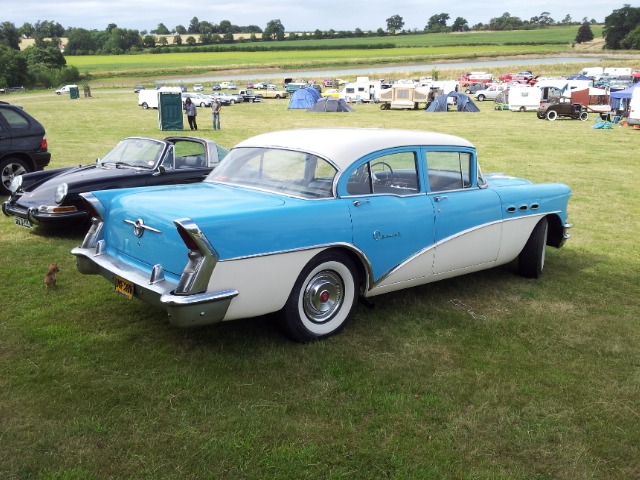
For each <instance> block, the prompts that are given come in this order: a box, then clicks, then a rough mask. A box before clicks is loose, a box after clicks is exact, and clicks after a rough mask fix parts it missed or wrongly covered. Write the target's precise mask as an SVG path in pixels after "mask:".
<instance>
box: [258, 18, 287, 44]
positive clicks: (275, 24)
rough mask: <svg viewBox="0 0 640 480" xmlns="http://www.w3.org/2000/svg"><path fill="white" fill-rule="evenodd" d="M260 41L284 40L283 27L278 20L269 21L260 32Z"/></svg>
mask: <svg viewBox="0 0 640 480" xmlns="http://www.w3.org/2000/svg"><path fill="white" fill-rule="evenodd" d="M262 40H284V26H283V25H282V22H281V21H280V20H279V19H276V20H269V23H267V28H265V29H264V32H262Z"/></svg>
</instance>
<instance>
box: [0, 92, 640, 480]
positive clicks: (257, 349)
mask: <svg viewBox="0 0 640 480" xmlns="http://www.w3.org/2000/svg"><path fill="white" fill-rule="evenodd" d="M10 100H11V102H13V103H18V104H20V105H23V106H24V108H25V109H26V110H27V111H28V112H30V113H31V114H32V115H34V116H35V117H36V118H38V119H39V120H40V121H41V122H42V123H43V124H44V125H45V126H46V128H47V138H48V140H49V145H50V150H51V151H52V153H53V162H52V165H51V167H59V166H64V165H73V164H78V163H91V162H93V161H94V160H95V158H96V157H101V156H103V155H104V154H105V153H106V152H108V151H109V150H110V149H111V148H112V147H113V146H114V145H115V143H116V142H117V141H119V140H120V139H121V138H123V137H125V136H129V135H148V136H153V137H163V136H165V134H164V133H163V132H160V131H158V129H157V112H156V111H155V110H147V111H145V110H142V109H140V108H139V107H138V106H137V101H136V100H137V97H136V95H135V94H133V93H131V92H129V91H126V92H125V91H123V90H110V89H107V90H99V89H97V90H96V89H94V98H93V99H80V100H70V99H69V98H68V97H66V96H62V97H61V96H56V95H54V94H52V93H48V92H42V93H33V94H28V95H24V96H12V97H11V98H10ZM286 105H287V104H286V101H277V100H267V101H265V102H263V103H262V104H241V105H235V106H232V107H225V108H224V109H223V111H222V117H221V123H222V130H221V131H219V132H214V131H213V130H212V129H211V127H210V117H209V115H207V114H206V111H202V110H201V112H200V116H199V125H200V131H199V132H198V133H199V134H200V135H201V136H203V137H206V138H212V139H215V140H216V141H218V142H219V143H220V144H222V145H224V146H226V147H231V146H233V145H234V144H235V143H236V142H238V141H240V140H242V139H245V138H247V137H248V136H251V135H254V134H259V133H262V132H267V131H271V130H276V129H287V128H297V127H323V126H332V127H340V126H345V127H346V126H358V127H382V128H409V129H420V130H432V131H437V132H445V133H450V134H454V135H459V136H462V137H464V138H466V139H468V140H470V141H471V142H473V143H474V144H475V145H476V147H477V148H478V152H479V159H480V162H481V165H482V168H483V170H484V171H485V172H491V171H499V172H504V173H506V174H510V175H515V176H521V177H524V178H527V179H530V180H532V181H534V182H564V183H567V184H568V185H569V186H570V187H571V188H572V190H573V197H572V199H571V201H570V204H569V221H570V222H572V223H573V224H574V228H573V229H572V231H571V233H572V234H573V238H571V239H570V240H569V241H568V242H567V244H566V246H565V247H564V248H562V249H560V250H555V249H550V250H549V251H548V252H547V261H546V265H545V272H544V275H543V277H542V278H540V279H539V280H527V279H523V278H521V277H518V276H517V275H516V274H515V266H514V265H506V266H503V267H499V268H495V269H492V270H489V271H484V272H479V273H475V274H471V275H465V276H463V277H459V278H454V279H450V280H445V281H441V282H438V283H434V284H430V285H425V286H421V287H416V288H412V289H408V290H404V291H401V292H396V293H393V294H387V295H383V296H380V297H376V298H375V304H376V306H375V308H374V309H372V310H370V309H368V308H366V307H364V306H362V305H359V306H358V307H357V309H356V312H355V316H354V318H353V320H352V322H351V323H350V324H349V326H348V327H347V328H346V329H345V330H344V332H342V333H341V334H340V335H338V336H335V337H332V338H330V339H328V340H327V341H323V342H319V343H316V344H310V345H300V344H296V343H292V342H290V341H289V340H287V339H286V338H284V337H283V335H281V333H280V332H279V330H278V329H277V328H276V327H275V326H274V324H273V323H272V318H270V317H265V318H257V319H247V320H241V321H235V322H229V323H225V324H220V325H216V326H212V327H209V328H203V329H199V330H194V331H181V330H175V329H173V328H170V327H169V326H168V325H167V322H166V315H165V314H164V313H163V312H162V311H160V310H157V309H155V308H153V307H150V306H149V305H147V304H144V303H142V302H139V301H129V300H126V299H124V298H123V297H121V296H118V295H117V294H115V292H114V291H113V287H112V286H111V285H110V284H109V283H108V282H107V281H106V280H104V279H102V278H101V277H100V278H98V277H91V276H83V275H80V274H79V273H78V272H77V271H76V268H75V265H74V257H73V256H72V255H71V254H70V253H69V251H70V250H71V248H73V247H74V246H77V245H79V244H80V243H81V241H82V233H81V232H73V231H62V232H55V231H44V230H38V229H35V230H33V231H29V230H26V229H22V228H19V227H17V226H15V225H14V224H13V222H12V220H11V219H9V218H7V217H4V216H1V217H0V238H1V242H0V262H2V265H3V267H2V268H1V269H0V282H1V284H2V287H3V295H2V305H1V308H0V312H2V313H0V342H1V344H0V345H1V353H0V398H2V401H1V402H0V478H7V479H9V478H10V479H48V480H54V479H55V480H62V479H64V480H86V479H95V480H102V479H134V478H135V479H138V478H139V479H156V478H163V479H176V480H178V479H179V480H184V479H204V478H210V479H257V478H260V479H267V478H268V479H291V478H297V479H319V478H322V479H354V480H361V479H372V480H378V479H381V478H389V479H429V480H433V479H443V480H444V479H453V478H455V479H522V480H531V479H536V480H552V479H553V480H556V479H562V480H565V479H580V480H583V479H620V480H627V479H631V478H638V477H640V466H639V463H638V458H640V415H639V414H638V412H639V411H640V391H639V390H640V364H639V362H638V359H639V358H640V333H639V332H640V329H639V328H638V327H639V325H638V318H639V317H638V311H639V308H640V305H639V304H640V301H639V299H640V275H639V272H640V269H639V267H640V250H639V249H638V248H637V235H638V231H639V227H640V209H639V207H638V205H639V202H638V184H640V166H638V162H637V158H636V157H637V155H635V154H634V153H633V152H634V151H635V150H634V149H635V148H636V147H635V146H636V145H637V142H638V135H639V134H640V132H639V131H637V130H633V129H631V128H625V127H617V126H616V127H614V128H613V129H612V130H594V129H592V128H591V126H592V125H593V123H594V122H593V118H592V119H590V120H589V121H587V122H580V121H574V120H557V121H555V122H548V121H546V120H544V121H543V120H538V119H536V118H535V114H533V113H511V112H504V111H496V110H494V109H493V104H491V103H488V102H485V103H480V104H479V106H480V108H481V112H479V113H453V112H452V113H434V114H427V113H425V112H424V111H381V110H380V109H379V108H378V106H376V105H371V106H369V105H358V106H356V111H355V112H353V113H348V114H346V113H343V114H327V113H315V114H313V113H307V112H305V111H289V110H286ZM328 141H330V139H328ZM51 262H57V263H58V264H59V266H60V273H59V274H58V285H59V287H58V289H57V290H55V291H45V288H44V286H43V277H44V274H45V273H46V271H47V267H48V265H49V263H51Z"/></svg>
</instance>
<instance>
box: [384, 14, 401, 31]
mask: <svg viewBox="0 0 640 480" xmlns="http://www.w3.org/2000/svg"><path fill="white" fill-rule="evenodd" d="M402 27H404V20H403V19H402V17H401V16H400V15H393V16H391V17H389V18H387V31H388V32H389V33H396V32H397V31H398V30H402Z"/></svg>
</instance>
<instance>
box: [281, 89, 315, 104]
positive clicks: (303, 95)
mask: <svg viewBox="0 0 640 480" xmlns="http://www.w3.org/2000/svg"><path fill="white" fill-rule="evenodd" d="M319 98H320V94H319V93H318V91H317V90H316V89H315V88H299V89H298V90H296V91H295V92H293V95H291V100H289V106H288V107H287V108H289V109H295V108H309V107H310V106H311V105H313V104H314V103H316V101H317V100H318V99H319Z"/></svg>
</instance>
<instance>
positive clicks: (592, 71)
mask: <svg viewBox="0 0 640 480" xmlns="http://www.w3.org/2000/svg"><path fill="white" fill-rule="evenodd" d="M602 73H604V69H603V68H602V67H587V68H583V69H582V71H581V72H580V75H584V76H585V77H592V78H593V77H595V76H596V75H601V74H602Z"/></svg>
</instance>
